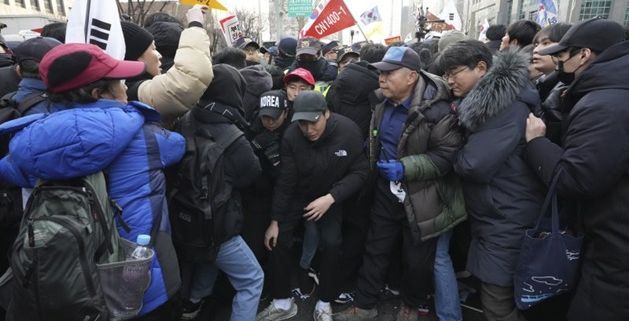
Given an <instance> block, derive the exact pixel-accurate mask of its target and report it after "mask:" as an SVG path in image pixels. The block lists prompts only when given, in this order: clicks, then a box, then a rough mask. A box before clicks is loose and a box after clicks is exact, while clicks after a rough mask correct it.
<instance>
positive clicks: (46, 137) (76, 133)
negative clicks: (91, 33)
mask: <svg viewBox="0 0 629 321" xmlns="http://www.w3.org/2000/svg"><path fill="white" fill-rule="evenodd" d="M144 70H145V66H144V63H142V62H131V61H119V60H116V59H113V58H111V57H110V56H108V55H107V54H106V53H105V52H104V51H102V50H101V49H100V48H99V47H97V46H94V45H89V44H64V45H60V46H57V47H55V48H54V49H53V50H51V51H50V52H48V53H47V54H46V55H45V56H44V58H43V59H42V61H41V63H40V75H41V77H42V80H43V81H44V83H45V84H46V86H47V88H48V92H49V94H50V99H51V100H52V101H53V102H55V103H61V104H64V105H66V106H67V107H68V108H67V109H66V110H63V111H59V112H56V113H52V114H49V115H43V114H41V115H34V116H29V117H25V118H23V119H21V120H20V124H18V125H17V126H16V125H15V124H14V125H13V126H12V127H14V128H15V127H17V128H20V127H24V126H26V127H24V128H23V129H22V130H21V131H19V132H18V133H16V135H15V137H14V138H13V140H12V141H11V145H10V153H9V155H8V156H7V157H5V158H3V159H2V160H1V161H0V179H4V180H7V181H10V182H13V183H15V184H18V185H20V186H22V187H27V188H29V187H33V186H34V184H35V182H36V180H37V179H43V180H63V179H69V178H74V177H82V176H86V175H90V174H92V173H96V172H98V171H104V172H105V173H106V176H107V183H108V190H109V195H110V197H111V198H112V199H113V200H115V201H116V202H117V203H118V204H119V205H120V206H121V207H122V209H123V212H122V216H123V219H124V221H125V222H126V224H127V225H129V227H130V229H129V230H128V231H126V230H125V229H122V228H120V227H119V228H118V230H119V232H120V235H121V236H122V237H123V238H125V239H127V240H132V241H135V240H136V237H137V235H138V234H151V231H152V229H153V226H156V228H157V233H153V235H154V236H155V239H154V244H155V250H156V259H155V260H154V261H153V265H152V269H151V273H152V278H151V284H150V286H149V288H148V289H147V290H146V292H145V295H144V305H143V308H142V311H141V312H140V315H141V317H140V319H141V320H173V319H175V318H177V316H173V315H170V314H171V312H170V311H171V310H173V309H171V307H170V301H169V299H170V298H172V297H173V296H174V294H175V293H176V292H177V290H178V288H179V286H180V283H181V281H180V277H179V268H178V265H177V258H176V255H175V252H174V249H173V245H172V241H171V239H170V224H169V221H168V207H167V206H166V198H165V190H166V182H165V178H164V174H163V172H162V170H163V169H164V168H165V167H167V166H169V165H172V164H174V163H176V162H177V161H179V159H180V158H181V157H182V156H183V153H184V149H185V141H184V139H183V137H182V136H180V135H179V134H177V133H173V132H169V131H167V130H165V129H164V128H162V127H161V126H160V124H159V122H160V115H159V113H158V112H157V111H155V110H154V109H153V108H152V107H150V106H148V105H144V104H142V103H139V102H127V95H126V86H125V84H124V80H122V79H125V78H131V77H135V76H137V75H139V74H141V73H143V72H144ZM2 127H7V126H0V130H5V131H6V130H10V129H9V128H2Z"/></svg>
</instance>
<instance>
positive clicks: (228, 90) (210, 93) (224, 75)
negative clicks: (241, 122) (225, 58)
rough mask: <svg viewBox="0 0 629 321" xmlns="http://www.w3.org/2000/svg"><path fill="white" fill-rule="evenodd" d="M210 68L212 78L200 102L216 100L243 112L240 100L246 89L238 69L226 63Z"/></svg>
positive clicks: (245, 83)
mask: <svg viewBox="0 0 629 321" xmlns="http://www.w3.org/2000/svg"><path fill="white" fill-rule="evenodd" d="M212 70H213V71H214V79H212V82H211V83H210V86H209V87H208V88H207V90H205V93H203V96H201V99H200V101H201V104H202V105H205V104H207V103H209V102H218V103H221V104H224V105H227V106H230V107H234V108H236V109H238V110H239V112H240V114H244V110H243V101H242V100H243V97H244V95H245V92H246V89H247V81H246V80H245V78H244V77H243V76H242V75H241V74H240V72H238V69H236V68H234V67H232V66H230V65H226V64H218V65H214V67H213V68H212Z"/></svg>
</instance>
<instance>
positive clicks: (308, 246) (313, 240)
mask: <svg viewBox="0 0 629 321" xmlns="http://www.w3.org/2000/svg"><path fill="white" fill-rule="evenodd" d="M317 249H319V229H318V228H317V222H315V221H305V222H304V242H303V244H302V247H301V259H300V260H299V266H300V267H301V268H302V269H304V270H307V269H308V268H310V264H311V263H312V259H313V258H314V257H315V255H316V254H317Z"/></svg>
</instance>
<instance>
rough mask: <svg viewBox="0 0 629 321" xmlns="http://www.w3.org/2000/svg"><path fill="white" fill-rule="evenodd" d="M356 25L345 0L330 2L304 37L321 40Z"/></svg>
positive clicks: (331, 0) (332, 0)
mask: <svg viewBox="0 0 629 321" xmlns="http://www.w3.org/2000/svg"><path fill="white" fill-rule="evenodd" d="M355 24H356V20H355V19H354V17H353V16H352V14H351V13H350V12H349V9H348V8H347V6H346V5H345V2H343V0H330V2H328V3H327V5H326V6H325V7H324V8H323V10H322V11H321V13H320V14H319V16H318V17H317V19H315V21H314V22H313V23H312V25H311V26H310V28H309V29H304V30H306V31H305V32H304V33H303V35H304V36H306V37H314V38H317V39H321V38H323V37H325V36H328V35H331V34H333V33H336V32H339V31H341V30H343V29H345V28H349V27H351V26H353V25H355Z"/></svg>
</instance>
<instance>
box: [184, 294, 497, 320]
mask: <svg viewBox="0 0 629 321" xmlns="http://www.w3.org/2000/svg"><path fill="white" fill-rule="evenodd" d="M315 302H316V298H314V297H311V298H309V299H306V300H305V301H302V302H298V307H299V312H298V314H297V316H295V317H294V318H292V319H290V320H291V321H312V320H313V318H312V311H313V310H314V305H315ZM266 305H268V301H263V302H261V303H260V309H263V308H265V307H266ZM230 306H231V302H230V301H228V300H227V299H222V300H218V301H215V302H213V303H212V304H211V307H210V306H206V307H205V309H204V311H202V313H201V314H200V315H199V317H198V318H197V320H196V321H228V320H229V315H230V311H231V308H230ZM399 307H400V301H399V300H397V299H390V300H385V301H382V302H380V303H379V305H378V311H379V319H378V321H394V320H395V318H396V315H397V312H398V309H399ZM475 307H478V297H477V296H476V295H472V296H470V298H469V299H468V300H467V301H466V304H465V305H464V306H463V319H464V321H486V320H485V318H484V317H483V315H482V313H480V312H478V311H477V309H476V308H475ZM332 308H333V310H334V311H335V312H338V311H341V310H343V309H344V308H345V306H343V305H333V307H332ZM210 310H212V311H210ZM429 320H430V321H438V320H437V318H436V317H434V316H433V317H432V318H430V319H427V320H425V321H429ZM422 321H424V320H422Z"/></svg>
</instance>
